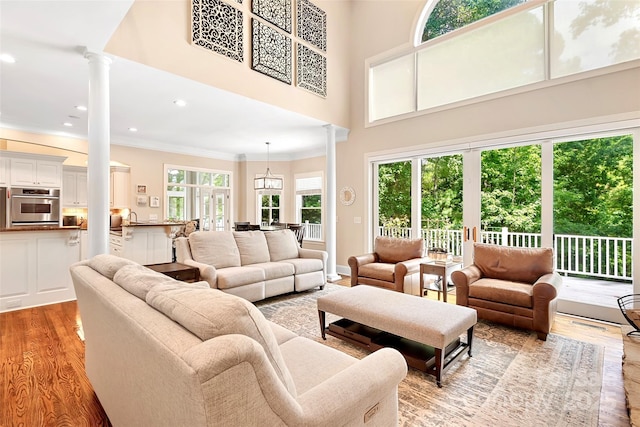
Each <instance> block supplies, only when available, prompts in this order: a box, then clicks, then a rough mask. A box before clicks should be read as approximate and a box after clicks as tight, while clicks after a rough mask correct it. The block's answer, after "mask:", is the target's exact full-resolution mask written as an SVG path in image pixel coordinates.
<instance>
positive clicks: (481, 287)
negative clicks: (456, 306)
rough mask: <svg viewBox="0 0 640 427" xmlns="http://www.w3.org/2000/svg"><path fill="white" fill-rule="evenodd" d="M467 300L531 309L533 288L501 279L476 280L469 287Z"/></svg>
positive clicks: (526, 284) (525, 284)
mask: <svg viewBox="0 0 640 427" xmlns="http://www.w3.org/2000/svg"><path fill="white" fill-rule="evenodd" d="M469 298H477V299H481V300H486V301H495V302H499V303H502V304H509V305H515V306H518V307H525V308H532V307H533V286H531V285H530V284H528V283H520V282H512V281H509V280H502V279H489V278H483V279H478V280H476V281H475V282H473V283H472V284H471V285H470V286H469Z"/></svg>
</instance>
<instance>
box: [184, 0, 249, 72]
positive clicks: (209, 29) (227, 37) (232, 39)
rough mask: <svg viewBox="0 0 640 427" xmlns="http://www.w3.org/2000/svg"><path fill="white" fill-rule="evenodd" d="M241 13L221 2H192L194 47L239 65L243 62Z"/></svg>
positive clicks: (219, 0)
mask: <svg viewBox="0 0 640 427" xmlns="http://www.w3.org/2000/svg"><path fill="white" fill-rule="evenodd" d="M242 30H243V28H242V12H241V11H239V10H238V9H236V8H234V7H233V6H231V5H229V4H227V3H225V2H223V1H221V0H193V1H192V4H191V31H192V36H193V44H195V45H198V46H202V47H204V48H205V49H209V50H212V51H214V52H216V53H219V54H220V55H224V56H226V57H228V58H231V59H233V60H235V61H238V62H243V61H244V48H243V40H242Z"/></svg>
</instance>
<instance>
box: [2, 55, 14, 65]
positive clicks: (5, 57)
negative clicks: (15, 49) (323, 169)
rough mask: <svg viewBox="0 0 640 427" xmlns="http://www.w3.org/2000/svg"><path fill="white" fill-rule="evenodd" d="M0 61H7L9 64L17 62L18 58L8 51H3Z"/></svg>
mask: <svg viewBox="0 0 640 427" xmlns="http://www.w3.org/2000/svg"><path fill="white" fill-rule="evenodd" d="M0 61H2V62H6V63H8V64H13V63H15V62H16V58H14V57H13V56H11V55H9V54H8V53H3V54H2V55H0Z"/></svg>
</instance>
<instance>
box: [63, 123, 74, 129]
mask: <svg viewBox="0 0 640 427" xmlns="http://www.w3.org/2000/svg"><path fill="white" fill-rule="evenodd" d="M63 125H64V126H66V127H68V128H70V127H71V126H73V124H72V123H69V122H64V123H63Z"/></svg>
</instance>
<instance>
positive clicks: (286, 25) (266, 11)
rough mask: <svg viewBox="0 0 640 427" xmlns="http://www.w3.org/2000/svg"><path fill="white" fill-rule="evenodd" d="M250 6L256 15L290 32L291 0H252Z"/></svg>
mask: <svg viewBox="0 0 640 427" xmlns="http://www.w3.org/2000/svg"><path fill="white" fill-rule="evenodd" d="M251 6H252V8H251V10H252V11H253V13H255V14H256V15H258V16H260V17H262V18H264V19H266V20H267V21H269V22H271V23H272V24H273V25H275V26H277V27H280V28H282V29H283V30H285V31H286V32H287V33H290V32H291V0H253V3H251Z"/></svg>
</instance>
